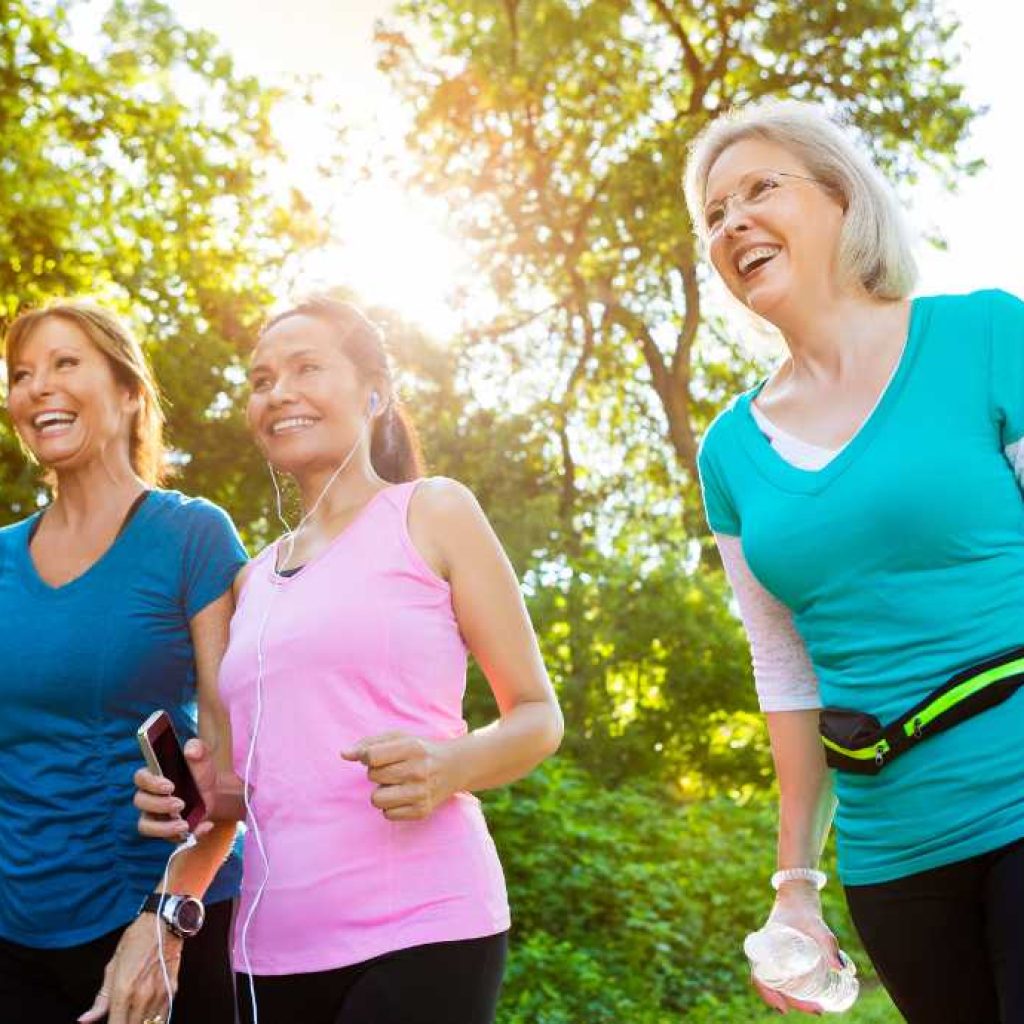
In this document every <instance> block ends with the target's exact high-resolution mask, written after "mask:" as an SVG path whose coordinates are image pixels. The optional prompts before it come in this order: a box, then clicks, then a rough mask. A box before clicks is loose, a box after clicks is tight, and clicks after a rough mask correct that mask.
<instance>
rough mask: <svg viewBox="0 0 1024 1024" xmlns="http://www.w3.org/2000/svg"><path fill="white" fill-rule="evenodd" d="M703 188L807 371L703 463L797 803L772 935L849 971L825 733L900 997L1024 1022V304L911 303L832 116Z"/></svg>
mask: <svg viewBox="0 0 1024 1024" xmlns="http://www.w3.org/2000/svg"><path fill="white" fill-rule="evenodd" d="M686 185H687V199H688V203H689V208H690V212H691V216H692V218H693V221H694V224H695V226H696V229H697V232H698V234H699V235H700V237H701V240H702V241H703V243H704V245H705V247H706V249H707V252H708V254H709V256H710V259H711V262H712V264H713V265H714V267H715V269H716V271H717V272H718V274H719V276H720V277H721V278H722V280H723V282H724V283H725V284H726V286H727V287H728V288H729V290H730V291H731V292H732V294H733V295H734V296H735V297H736V298H737V299H739V300H740V301H741V302H742V303H743V304H744V305H745V306H747V307H748V308H749V309H750V310H752V311H753V312H754V313H755V314H756V315H758V316H760V317H762V318H764V319H765V320H767V321H768V322H769V323H771V324H772V325H774V326H775V327H776V328H777V329H778V330H779V332H780V333H781V335H782V337H783V339H784V341H785V343H786V347H787V350H788V353H787V356H788V357H787V358H786V359H784V360H783V362H782V363H781V365H780V366H779V368H778V369H777V370H776V371H775V372H774V373H773V374H772V375H771V376H770V377H769V378H768V379H767V381H765V382H763V383H761V384H759V385H758V386H757V387H755V388H754V389H752V390H751V391H749V392H747V393H746V394H744V395H741V396H740V397H739V398H737V399H736V400H735V401H734V402H733V403H732V404H731V405H730V406H729V407H728V408H727V409H726V410H725V411H724V412H723V413H722V414H721V415H720V416H719V417H718V419H717V420H716V421H715V422H714V424H712V426H711V428H710V429H709V431H708V433H707V435H706V437H705V438H704V442H703V445H702V449H701V453H700V460H699V462H700V470H701V483H702V487H703V492H704V499H705V505H706V509H707V515H708V521H709V523H710V525H711V528H712V530H713V531H714V533H715V536H716V540H717V541H718V544H719V548H720V550H721V552H722V558H723V563H724V565H725V567H726V570H727V572H728V573H729V576H730V579H731V581H732V583H733V586H734V589H735V591H736V594H737V597H738V600H739V604H740V609H741V612H742V614H743V618H744V622H745V624H746V626H747V631H748V634H749V636H750V638H751V646H752V651H753V656H754V669H755V679H756V681H757V685H758V691H759V695H760V699H761V706H762V708H763V709H764V710H765V711H766V712H767V721H768V730H769V734H770V736H771V743H772V751H773V756H774V759H775V766H776V772H777V775H778V780H779V788H780V828H779V847H778V848H779V853H778V856H779V868H780V871H779V872H778V873H777V874H776V875H775V877H774V878H773V880H772V881H773V885H774V886H775V888H776V889H777V893H778V895H777V899H776V903H775V907H774V909H773V911H772V918H773V920H775V921H779V922H781V923H784V924H789V925H791V926H793V927H795V928H797V929H798V930H801V931H803V932H805V933H806V934H808V935H810V936H812V937H813V938H815V939H816V940H818V942H819V943H820V944H821V946H822V947H823V948H824V949H825V950H826V952H827V954H828V956H829V957H830V959H831V961H832V963H833V965H834V966H839V961H838V958H837V950H836V946H835V939H834V937H833V936H832V934H831V932H830V931H829V929H828V928H827V926H826V925H825V924H824V922H823V921H822V919H821V910H820V903H819V899H818V888H819V887H820V886H821V885H822V884H824V876H822V875H821V874H820V872H818V871H817V860H818V856H819V853H820V850H821V845H822V841H823V839H824V836H825V834H826V832H827V829H828V823H829V820H830V818H831V812H832V806H833V804H832V788H833V786H832V783H833V780H832V779H830V776H829V772H828V770H827V767H826V756H825V753H824V749H823V744H822V741H821V738H820V737H819V713H820V714H821V723H820V724H821V729H822V735H823V736H824V737H825V738H826V746H828V749H829V754H828V764H830V765H832V766H833V767H834V768H835V769H836V771H835V773H834V788H835V794H836V797H837V798H838V809H837V815H836V831H837V842H838V854H839V873H840V876H841V878H842V881H843V883H844V887H845V891H846V895H847V900H848V903H849V906H850V910H851V913H852V916H853V919H854V923H855V925H856V927H857V929H858V932H859V933H860V936H861V938H862V940H863V942H864V945H865V948H866V949H867V952H868V954H869V956H870V957H871V959H872V962H873V963H874V965H875V967H876V968H877V970H878V973H879V976H880V977H881V979H882V981H883V983H884V984H885V986H886V988H887V989H888V991H889V993H890V995H891V996H892V998H893V1000H894V1001H895V1003H896V1004H897V1006H898V1007H899V1009H900V1010H901V1011H902V1013H903V1014H904V1015H905V1016H906V1018H907V1020H908V1021H910V1022H911V1024H975V1022H976V1024H991V1022H995V1021H1001V1022H1002V1024H1011V1022H1013V1024H1021V1022H1024V915H1022V914H1021V913H1020V909H1021V907H1022V906H1024V761H1022V759H1021V750H1022V749H1024V690H1022V689H1020V688H1015V687H1019V684H1020V682H1021V681H1022V678H1024V676H1022V671H1024V669H1022V666H1024V657H1022V655H1024V651H1022V649H1021V648H1022V644H1024V624H1022V616H1024V501H1022V493H1021V487H1020V478H1021V476H1024V473H1022V472H1021V470H1020V466H1021V464H1022V463H1024V459H1022V458H1021V451H1022V447H1024V444H1022V438H1024V303H1022V302H1020V301H1019V300H1018V299H1015V298H1014V297H1012V296H1010V295H1007V294H1005V293H1002V292H993V291H987V292H977V293H974V294H972V295H962V296H948V295H947V296H933V297H926V298H915V299H913V300H912V301H911V300H910V299H909V298H908V296H909V294H910V291H911V289H912V287H913V284H914V278H915V268H914V262H913V258H912V255H911V250H910V246H909V244H908V241H907V232H906V229H905V228H904V226H903V219H902V216H901V213H900V211H899V209H898V207H897V205H896V203H895V201H894V199H893V198H892V195H891V193H890V191H889V189H888V188H887V186H886V185H885V183H884V182H883V180H882V178H881V176H880V175H879V174H878V172H877V171H876V169H875V168H874V167H873V166H872V165H871V164H870V162H869V161H868V160H866V159H865V158H864V157H863V156H862V155H861V153H860V152H859V151H858V149H857V147H856V145H855V144H854V143H853V142H852V141H851V139H850V138H849V137H848V136H847V135H846V134H845V133H844V132H843V131H842V130H841V129H840V128H839V127H838V126H837V125H835V124H834V123H833V122H832V121H830V120H829V119H828V118H827V117H826V116H825V114H824V113H823V112H822V111H821V110H820V109H819V108H817V107H815V106H813V105H809V104H802V103H794V102H783V103H767V104H761V105H755V106H752V107H749V108H747V109H745V110H741V111H739V112H737V113H735V114H733V115H730V116H727V117H725V118H722V119H719V120H718V121H716V122H715V123H713V124H712V125H711V126H710V127H709V129H708V130H707V131H706V132H705V134H704V135H703V136H702V137H701V138H700V139H698V140H697V142H696V143H695V145H694V147H693V149H692V151H691V157H690V162H689V166H688V170H687V182H686ZM822 706H824V707H825V709H827V710H825V711H824V712H820V709H821V708H822ZM840 709H842V710H843V711H844V714H841V715H840V714H838V713H837V712H838V711H839V710H840ZM761 993H762V996H763V997H764V998H765V1000H766V1001H768V1002H769V1003H770V1004H772V1005H774V1006H776V1007H777V1008H778V1009H781V1010H783V1011H784V1010H785V1009H786V1008H788V1007H790V1006H796V1007H797V1008H800V1009H810V1007H807V1006H806V1005H805V1004H799V1003H794V1002H793V1001H792V1000H789V999H787V998H786V997H784V996H782V995H780V994H779V993H776V992H772V991H770V990H767V989H764V988H762V989H761Z"/></svg>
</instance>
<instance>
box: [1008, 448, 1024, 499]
mask: <svg viewBox="0 0 1024 1024" xmlns="http://www.w3.org/2000/svg"><path fill="white" fill-rule="evenodd" d="M1003 452H1004V453H1005V454H1006V459H1007V461H1008V462H1009V463H1010V465H1011V466H1012V467H1013V472H1014V475H1015V476H1016V477H1017V483H1018V484H1020V489H1021V490H1022V491H1024V440H1021V441H1014V442H1013V444H1008V445H1007V446H1006V447H1005V448H1004V449H1003Z"/></svg>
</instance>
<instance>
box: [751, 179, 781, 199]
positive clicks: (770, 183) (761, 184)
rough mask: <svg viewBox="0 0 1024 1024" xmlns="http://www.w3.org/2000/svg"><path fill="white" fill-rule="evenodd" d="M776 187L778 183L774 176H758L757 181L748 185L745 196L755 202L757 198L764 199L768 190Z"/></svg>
mask: <svg viewBox="0 0 1024 1024" xmlns="http://www.w3.org/2000/svg"><path fill="white" fill-rule="evenodd" d="M778 187H779V183H778V182H777V181H776V180H775V179H774V178H758V179H757V181H755V182H754V183H753V185H751V186H750V191H749V192H748V193H747V198H748V200H750V201H752V202H757V200H758V199H764V197H765V196H766V195H768V193H769V192H771V191H773V190H774V189H776V188H778Z"/></svg>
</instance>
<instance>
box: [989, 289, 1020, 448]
mask: <svg viewBox="0 0 1024 1024" xmlns="http://www.w3.org/2000/svg"><path fill="white" fill-rule="evenodd" d="M989 295H990V307H989V308H990V325H989V326H990V332H991V336H990V337H991V381H992V384H991V387H992V399H993V406H994V411H995V415H996V418H997V421H998V422H999V427H1000V432H1001V437H1002V444H1003V448H1004V450H1005V449H1007V448H1009V447H1010V446H1011V445H1014V444H1017V443H1018V442H1019V441H1020V440H1021V439H1022V438H1024V302H1022V301H1021V300H1020V299H1018V298H1017V297H1016V296H1015V295H1011V294H1010V293H1009V292H1002V291H993V292H990V293H989Z"/></svg>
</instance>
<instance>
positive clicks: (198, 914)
mask: <svg viewBox="0 0 1024 1024" xmlns="http://www.w3.org/2000/svg"><path fill="white" fill-rule="evenodd" d="M162 899H163V907H161V906H160V901H161V896H160V893H158V892H151V893H150V894H149V895H148V896H147V897H146V898H145V899H144V900H143V901H142V906H141V907H139V913H140V914H156V913H158V912H159V914H160V916H161V917H162V918H163V920H164V923H165V924H166V925H167V927H168V928H169V929H170V930H171V933H172V934H173V935H177V936H178V938H179V939H191V938H192V936H193V935H196V934H198V932H199V929H200V928H202V927H203V920H204V919H205V917H206V908H205V907H204V906H203V901H202V900H201V899H198V898H196V897H195V896H175V895H173V894H171V893H168V894H167V895H166V896H164V897H162Z"/></svg>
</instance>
